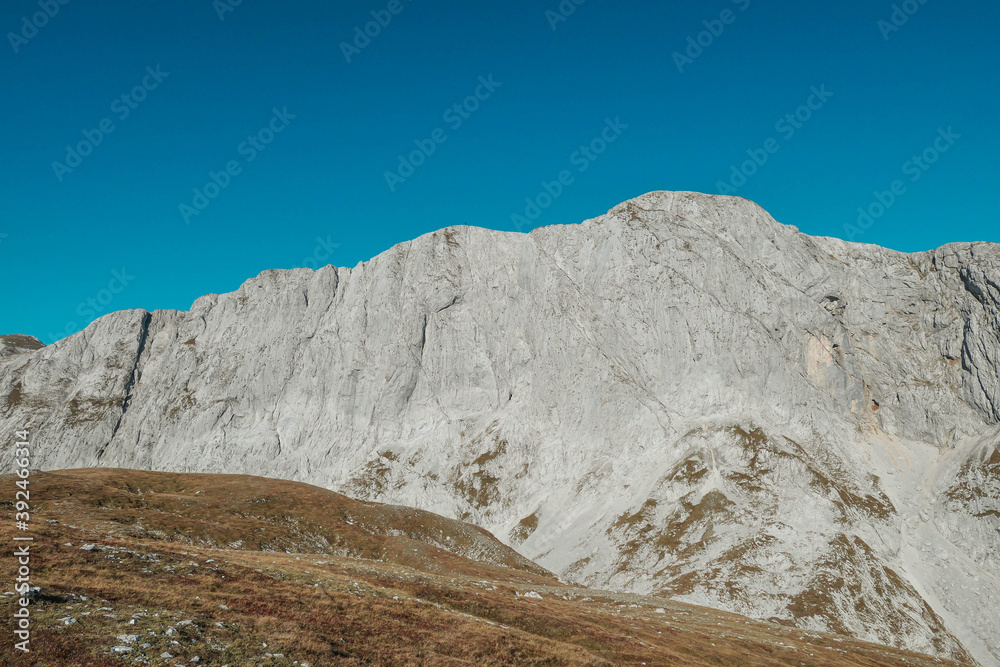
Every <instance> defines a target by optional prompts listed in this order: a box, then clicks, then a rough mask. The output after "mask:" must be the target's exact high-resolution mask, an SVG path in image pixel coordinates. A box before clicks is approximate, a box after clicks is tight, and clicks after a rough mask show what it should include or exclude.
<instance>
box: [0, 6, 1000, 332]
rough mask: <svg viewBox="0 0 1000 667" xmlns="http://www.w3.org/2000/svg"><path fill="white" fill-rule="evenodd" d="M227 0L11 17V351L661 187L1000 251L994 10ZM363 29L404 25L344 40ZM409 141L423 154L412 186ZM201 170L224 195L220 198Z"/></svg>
mask: <svg viewBox="0 0 1000 667" xmlns="http://www.w3.org/2000/svg"><path fill="white" fill-rule="evenodd" d="M64 1H65V0H64ZM233 1H234V0H217V1H216V2H215V3H213V1H212V0H175V1H173V2H169V3H167V2H162V3H120V2H110V1H106V0H104V1H102V0H87V1H84V0H69V2H68V3H67V4H65V5H61V4H58V0H41V2H39V0H8V1H7V2H5V3H3V9H2V11H0V28H2V31H3V33H4V35H5V38H4V40H3V44H2V45H0V73H2V77H3V82H4V94H3V97H2V100H0V114H2V120H3V124H4V127H6V129H7V131H6V133H5V136H4V137H3V140H2V143H0V151H2V156H0V157H2V159H0V183H2V188H0V235H3V236H0V262H2V264H3V270H4V272H5V274H6V276H7V279H6V280H5V281H4V285H5V287H4V290H5V291H4V299H3V306H4V307H3V309H2V311H0V333H27V334H32V335H35V336H38V337H39V338H41V339H42V340H43V341H44V342H46V343H50V342H52V341H53V340H54V339H57V338H60V337H62V336H64V335H65V334H67V333H70V332H72V331H75V330H78V329H80V328H82V327H84V326H85V325H86V324H88V323H89V321H91V320H92V319H93V318H94V317H95V316H97V315H100V314H102V313H103V312H106V311H109V310H118V309H123V308H134V307H141V308H147V309H150V310H152V309H155V308H179V309H186V308H188V307H189V306H190V304H191V302H192V301H193V300H194V299H195V298H196V297H198V296H199V295H201V294H205V293H210V292H225V291H230V290H233V289H235V288H236V287H238V286H239V284H240V283H241V282H242V281H244V280H245V279H247V278H249V277H252V276H254V275H256V274H257V273H259V272H260V271H262V270H264V269H268V268H290V267H295V266H303V265H311V264H312V263H313V262H315V261H316V259H315V258H319V259H321V260H324V261H322V262H320V263H321V264H326V263H334V264H337V265H340V266H354V265H355V264H357V263H358V262H359V261H364V260H367V259H370V258H371V257H372V256H374V255H376V254H378V253H380V252H382V251H384V250H385V249H387V248H389V247H390V246H392V245H393V244H395V243H398V242H401V241H405V240H408V239H412V238H414V237H416V236H418V235H420V234H423V233H425V232H428V231H432V230H435V229H438V228H441V227H444V226H448V225H454V224H471V225H480V226H484V227H491V228H495V229H505V230H514V229H517V228H518V226H521V227H522V228H523V229H524V230H525V231H526V230H527V229H528V228H529V227H530V226H537V225H548V224H555V223H570V222H579V221H581V220H583V219H586V218H589V217H593V216H596V215H599V214H601V213H604V212H605V211H606V210H607V209H608V208H610V207H611V206H613V205H615V204H617V203H619V202H620V201H623V200H625V199H628V198H631V197H634V196H637V195H639V194H642V193H644V192H647V191H650V190H696V191H701V192H709V193H718V192H720V190H725V191H729V190H728V188H730V187H732V186H733V184H734V183H735V184H737V185H739V187H735V188H732V191H734V192H735V193H736V194H739V195H740V196H744V197H747V198H750V199H753V200H755V201H757V202H758V203H760V204H761V205H762V206H764V207H765V208H766V209H768V210H769V211H770V212H771V213H772V214H773V215H774V216H775V217H776V218H777V219H778V220H780V221H782V222H785V223H788V224H795V225H797V226H799V227H800V228H801V229H802V230H803V231H805V232H808V233H811V234H822V235H830V236H840V237H842V238H846V237H848V236H853V237H854V238H855V239H856V240H859V241H864V242H870V243H878V244H881V245H885V246H889V247H892V248H896V249H899V250H905V251H915V250H925V249H930V248H932V247H936V246H939V245H942V244H944V243H947V242H951V241H972V240H985V241H1000V228H998V225H997V223H998V215H997V203H996V202H997V194H998V191H1000V188H998V186H997V176H998V171H1000V170H998V161H997V158H998V154H1000V145H998V135H1000V131H998V129H997V122H996V120H997V118H998V117H1000V108H998V107H1000V104H998V101H1000V93H998V85H997V84H998V76H997V71H998V65H1000V50H998V47H997V43H998V42H997V37H996V29H997V26H998V25H1000V20H998V19H1000V9H998V6H997V3H995V2H986V1H985V0H982V1H972V0H953V1H952V2H944V0H927V1H926V2H925V4H920V3H919V1H918V0H908V4H907V7H906V8H908V9H910V10H911V11H913V10H916V11H915V12H914V13H913V14H912V15H906V16H905V18H906V21H905V23H903V21H902V18H903V16H904V15H897V16H896V17H895V18H896V22H897V23H900V24H901V25H900V26H898V29H896V27H897V26H896V25H894V24H893V23H891V21H892V19H893V12H894V10H893V2H892V1H891V0H886V1H885V2H878V1H876V2H873V1H872V0H865V1H864V2H862V1H861V0H844V1H841V2H823V3H812V2H809V3H805V2H769V3H765V2H762V1H760V0H713V1H711V2H699V3H680V2H674V3H663V2H651V1H649V2H631V3H613V2H608V1H606V0H585V1H584V2H582V4H580V5H578V6H577V5H574V4H573V3H572V2H571V1H570V0H567V1H566V2H563V3H562V6H563V8H564V9H569V8H574V11H573V12H572V14H570V15H569V16H562V15H559V14H554V13H553V12H558V11H559V7H560V3H559V2H558V0H549V1H540V2H527V1H523V0H505V1H504V2H477V3H470V2H436V3H431V2H421V1H420V0H416V1H413V0H398V4H397V3H396V2H393V3H390V2H389V0H372V1H370V2H359V3H331V2H314V1H306V0H304V1H302V2H293V3H277V2H261V1H260V0H244V2H242V3H241V4H240V5H238V6H230V4H227V3H232V2H233ZM47 5H51V6H49V7H48V10H49V12H50V13H54V16H51V18H50V17H48V16H44V15H40V14H38V13H39V12H43V8H44V7H45V6H47ZM56 8H57V9H58V11H57V12H56V11H55V9H56ZM393 9H394V10H396V11H397V12H398V13H395V14H393V13H392V11H391V10H393ZM901 9H902V8H901ZM229 10H231V11H229ZM727 10H728V11H727ZM373 11H374V12H375V13H376V17H377V18H381V19H382V20H383V22H386V19H387V18H391V20H390V21H388V22H387V25H385V26H384V27H381V26H377V25H370V26H368V29H369V31H370V32H372V33H376V32H377V33H378V34H377V35H376V36H375V37H373V38H370V41H369V42H368V43H366V42H365V41H364V40H363V39H358V40H357V43H356V44H355V45H354V46H353V47H352V48H350V49H346V50H345V48H344V47H343V46H342V43H344V42H347V43H351V42H354V40H355V37H356V32H355V28H356V27H360V28H361V30H362V31H363V30H364V28H365V24H366V23H368V22H370V21H372V20H374V19H373V17H372V14H371V12H373ZM547 12H549V13H548V14H547ZM724 12H725V13H724ZM566 13H568V12H566ZM220 16H221V18H220ZM25 17H27V19H25ZM563 18H565V20H562V19H563ZM25 20H27V22H28V23H27V24H26V23H25ZM879 21H885V22H884V23H882V24H881V26H880V24H879ZM705 22H707V24H706V23H705ZM32 23H35V24H41V27H38V28H36V26H35V25H31V24H32ZM376 28H378V30H376ZM703 31H710V32H705V33H704V34H701V35H699V33H702V32H703ZM712 32H715V33H719V34H717V35H715V34H711V33H712ZM689 38H691V40H693V42H694V43H695V44H697V42H698V41H701V43H702V44H703V45H704V46H700V47H695V46H691V43H692V42H690V41H689ZM359 46H360V47H361V48H359ZM689 48H690V51H688V53H687V55H685V56H684V59H681V58H679V57H678V56H676V55H675V54H676V53H678V52H680V53H684V52H685V51H686V50H687V49H689ZM699 50H700V52H699ZM345 51H346V53H345ZM348 58H350V62H348ZM157 67H159V72H161V73H160V74H157V75H155V76H154V75H153V74H150V72H154V73H155V72H157V69H156V68H157ZM147 68H149V69H147ZM163 73H165V74H163ZM480 77H482V78H483V80H485V81H487V82H490V81H492V83H490V84H489V85H488V86H487V85H484V84H483V83H481V82H480ZM490 77H492V79H490ZM497 84H499V85H497ZM137 86H138V87H139V88H138V89H136V87H137ZM143 86H145V88H144V87H143ZM823 86H825V91H826V92H829V93H832V96H831V97H829V98H828V99H821V97H818V96H815V94H814V93H813V92H811V89H813V88H814V87H815V89H816V90H819V91H821V92H822V91H823ZM826 92H823V95H822V98H826ZM477 93H478V94H479V97H480V98H482V99H475V95H476V94H477ZM123 95H124V96H125V98H124V99H123V97H122V96H123ZM470 96H473V99H467V98H469V97H470ZM809 103H812V105H813V107H815V108H814V109H813V110H806V109H800V107H802V105H806V104H809ZM456 104H459V105H466V106H465V107H461V106H460V109H461V111H456V110H455V109H454V105H456ZM275 109H276V110H277V111H278V112H279V113H280V114H284V113H285V110H286V109H287V113H288V114H290V115H294V116H295V117H294V118H288V117H285V118H275V117H274V110H275ZM470 109H474V110H470ZM449 110H450V111H449ZM446 112H447V113H446ZM790 113H791V114H796V113H799V114H800V119H802V118H805V117H808V120H805V121H804V122H800V121H799V120H795V121H794V123H792V122H790V121H788V120H787V119H786V118H785V117H786V114H790ZM793 118H794V116H793ZM608 120H610V122H611V124H615V122H616V121H617V123H618V127H617V128H614V129H612V128H611V127H610V125H609V124H608ZM272 123H273V129H277V130H280V131H278V132H277V133H273V134H272V131H273V130H272V128H271V127H269V125H272ZM102 124H103V127H104V128H105V129H106V128H109V127H113V131H112V132H111V133H109V134H105V133H104V132H103V131H102V130H101V128H102ZM625 126H627V127H625ZM605 128H607V129H605ZM949 128H951V129H950V133H951V137H950V138H948V139H945V138H944V136H945V135H947V134H948V133H949ZM262 130H263V132H261V131H262ZM436 130H437V132H435V131H436ZM939 130H940V131H942V133H941V134H939ZM85 132H86V133H87V135H85V134H84V133H85ZM602 134H604V135H605V136H604V138H601V136H602ZM88 135H89V137H90V138H89V139H88ZM101 135H103V136H101ZM955 135H959V136H958V137H956V136H955ZM251 136H253V137H254V139H253V141H248V137H251ZM99 137H100V143H99V144H98V145H96V146H93V148H92V151H91V150H90V148H91V146H90V145H89V144H90V143H97V139H98V138H99ZM435 137H436V138H437V139H438V141H440V140H441V139H444V141H443V143H438V142H435V140H434V139H435ZM604 139H614V141H613V142H611V143H609V144H607V145H606V146H602V142H603V141H604ZM769 139H770V140H771V141H770V142H768V140H769ZM268 140H271V142H270V143H266V144H265V142H266V141H268ZM417 141H420V142H422V145H423V146H424V148H425V149H426V150H428V151H429V147H430V146H431V145H433V146H434V152H433V153H432V154H430V155H429V156H426V157H424V156H421V155H417V156H416V161H418V162H422V164H420V165H419V166H417V167H416V168H415V169H414V170H413V172H412V174H411V173H410V171H409V169H408V168H407V167H406V166H403V167H401V166H400V164H399V157H398V156H399V155H401V154H404V155H407V156H408V155H409V154H410V153H411V152H412V151H415V150H418V146H417V144H416V143H415V142H417ZM81 142H84V145H83V146H82V148H81V152H83V153H88V154H87V155H85V156H81V157H79V158H77V157H75V156H74V155H70V156H67V146H72V147H74V150H76V147H78V145H79V144H80V143H81ZM592 142H593V143H592ZM935 143H937V148H935ZM254 144H256V145H257V146H256V147H255V145H254ZM588 145H592V148H590V149H588V152H589V155H588V154H587V153H584V152H579V151H580V148H581V146H588ZM258 147H259V149H258ZM765 147H769V148H771V149H772V150H776V152H772V153H768V152H767V151H766V149H765ZM601 148H605V150H604V151H603V152H602V153H600V154H597V152H596V151H597V150H598V149H601ZM940 148H947V151H945V152H943V153H942V152H938V149H940ZM748 151H750V152H749V153H748ZM925 151H929V152H928V154H927V155H926V159H932V158H933V164H928V163H926V162H924V161H923V160H924V159H925V158H924V157H921V156H922V155H923V154H924V152H925ZM751 155H756V156H757V157H758V159H760V158H762V157H763V156H765V155H766V157H767V161H766V162H765V163H764V164H763V165H762V166H759V167H757V166H756V165H747V166H746V169H745V171H746V172H751V171H755V173H753V174H752V175H751V176H749V177H748V178H747V179H746V182H745V183H744V182H743V181H742V178H739V177H737V178H733V168H734V165H735V168H736V169H737V171H739V170H741V168H742V167H743V165H742V163H743V162H745V161H746V160H749V159H751V157H750V156H751ZM914 156H918V158H919V160H920V162H919V163H915V162H913V161H912V158H913V157H914ZM251 158H253V159H252V160H251ZM421 158H423V159H422V160H421ZM54 162H59V163H60V165H61V166H60V165H55V166H54V165H53V163H54ZM230 163H231V164H230ZM73 165H75V166H73ZM227 166H229V167H231V168H232V172H233V173H232V174H225V175H222V172H225V171H226V169H227ZM754 167H755V168H756V169H755V170H754ZM387 171H394V172H396V176H395V177H393V178H390V179H387V177H386V172H387ZM564 171H565V172H568V173H566V174H563V177H564V179H565V181H566V183H567V184H566V185H564V186H562V192H561V193H560V194H559V196H558V197H556V198H555V199H554V201H552V202H551V203H550V202H549V201H547V200H546V198H545V197H544V196H543V197H542V198H541V201H540V203H542V204H546V205H547V207H546V208H544V209H541V208H540V209H539V210H538V211H534V210H529V211H528V213H531V214H532V215H534V214H536V213H537V214H539V215H537V217H536V218H535V219H534V220H529V221H528V222H529V224H528V226H527V227H526V226H524V224H523V222H521V221H520V220H518V221H517V222H515V221H514V220H512V215H513V214H520V215H522V216H524V215H525V209H526V207H527V204H526V203H525V198H528V197H530V198H533V199H535V198H536V196H537V195H538V194H539V193H540V192H543V188H542V182H543V181H545V182H550V183H551V182H553V181H558V179H559V176H560V173H561V172H564ZM210 172H215V173H216V178H217V180H218V181H219V182H220V183H224V184H226V187H224V188H219V189H218V190H216V189H215V187H214V186H210V187H209V188H208V189H209V193H210V194H213V195H217V196H215V197H214V198H212V199H211V200H204V201H203V200H200V199H198V198H197V197H196V195H195V193H194V189H195V188H198V189H199V190H200V191H203V190H204V188H205V186H206V183H209V182H211V181H210V175H209V174H210ZM403 177H405V178H403ZM400 179H402V180H400ZM570 179H572V180H571V181H570ZM914 179H915V180H914ZM227 180H228V182H227ZM389 181H392V183H391V184H390V183H389ZM894 181H897V183H896V187H897V191H898V192H900V193H901V194H900V195H899V196H896V195H893V196H894V197H895V199H896V200H895V202H894V203H893V204H892V205H890V206H888V207H887V208H886V210H885V211H884V212H883V213H882V214H881V215H880V216H877V217H876V218H873V219H872V220H871V222H870V223H868V225H867V229H865V230H861V229H860V228H858V229H855V230H851V228H846V229H845V225H850V224H854V223H855V221H856V220H857V218H858V215H859V214H858V208H859V207H865V208H869V206H870V205H872V204H873V203H876V201H877V200H876V197H875V194H874V193H875V192H876V191H879V192H882V191H891V189H892V186H893V183H894ZM723 186H724V187H723ZM550 187H551V188H552V189H553V190H554V191H556V190H558V188H556V187H555V186H550ZM883 199H886V198H885V197H883ZM886 201H888V200H887V199H886ZM206 203H207V206H204V205H205V204H206ZM182 204H185V205H187V206H189V207H191V209H186V211H187V215H186V216H185V215H184V212H183V211H182V210H181V208H180V207H181V205H182ZM196 204H198V205H200V206H203V207H204V210H200V211H198V213H197V215H195V214H194V213H192V211H193V210H197V209H196V208H195V205H196ZM872 210H873V212H875V213H879V209H878V207H877V206H876V207H875V208H874V209H872ZM185 217H186V218H187V220H186V219H185ZM525 220H528V218H527V217H525ZM320 240H322V242H320ZM327 246H336V247H329V248H327ZM123 271H124V274H125V275H124V276H121V277H116V275H115V273H114V272H118V273H119V274H121V273H122V272H123ZM88 300H89V301H88ZM102 301H103V302H104V303H102Z"/></svg>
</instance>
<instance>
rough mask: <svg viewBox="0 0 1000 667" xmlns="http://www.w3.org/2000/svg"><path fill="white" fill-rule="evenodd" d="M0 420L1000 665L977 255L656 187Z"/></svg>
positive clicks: (999, 560) (118, 462) (66, 372)
mask: <svg viewBox="0 0 1000 667" xmlns="http://www.w3.org/2000/svg"><path fill="white" fill-rule="evenodd" d="M0 422H2V424H3V426H4V427H5V429H6V431H5V432H8V433H10V432H12V431H13V430H15V429H16V428H20V427H22V426H24V425H25V424H28V423H32V424H33V428H34V432H33V433H34V434H33V440H34V442H35V465H37V466H39V467H42V468H46V469H53V468H68V467H80V466H96V465H101V466H119V467H129V468H146V469H154V470H172V471H180V472H187V471H201V472H229V473H250V474H257V475H267V476H273V477H283V478H288V479H293V480H300V481H307V482H311V483H314V484H319V485H322V486H326V487H328V488H331V489H335V490H339V491H342V492H344V493H347V494H349V495H353V496H356V497H360V498H364V499H369V500H378V501H380V502H390V503H397V504H404V505H411V506H415V507H418V508H421V509H425V510H430V511H434V512H437V513H440V514H444V515H447V516H454V517H457V518H461V519H464V520H466V521H471V522H473V523H476V524H478V525H481V526H483V527H484V528H486V529H488V530H490V531H491V532H493V533H494V534H495V535H497V536H498V537H500V538H501V539H502V540H504V541H506V542H507V543H509V544H512V545H514V546H515V547H516V548H517V549H518V550H519V551H520V552H521V553H522V554H524V555H525V556H528V557H529V558H532V559H534V560H535V561H536V562H538V563H539V564H540V565H542V566H543V567H545V568H547V569H549V570H551V571H553V572H556V573H557V574H559V575H560V576H562V577H563V578H565V579H569V580H573V581H578V582H582V583H586V584H588V585H594V586H602V587H609V588H614V589H620V590H627V591H633V592H639V593H648V592H662V593H667V594H670V595H673V596H675V597H677V598H679V599H682V600H685V601H690V602H696V603H700V604H706V605H709V606H713V607H717V608H720V609H726V610H731V611H736V612H739V613H743V614H747V615H750V616H754V617H758V618H767V619H776V620H779V621H781V622H784V623H789V624H794V625H797V626H799V627H803V628H813V629H826V630H833V631H837V632H841V633H846V634H850V635H853V636H856V637H859V638H863V639H868V640H874V641H878V642H882V643H886V644H891V645H894V646H898V647H903V648H909V649H914V650H917V651H922V652H929V653H934V654H937V655H941V656H952V657H956V658H958V659H968V658H969V657H970V656H971V657H972V658H974V659H975V660H977V661H978V662H979V663H980V664H982V665H984V666H987V665H988V666H995V665H1000V634H998V633H997V632H996V630H997V628H1000V427H998V422H1000V247H998V246H996V245H992V244H986V243H976V244H955V245H950V246H945V247H943V248H940V249H938V250H935V251H931V252H926V253H918V254H910V255H908V254H902V253H898V252H893V251H890V250H886V249H883V248H879V247H875V246H870V245H858V244H849V243H845V242H842V241H839V240H835V239H828V238H813V237H809V236H805V235H803V234H801V233H799V232H798V230H797V229H795V228H794V227H789V226H785V225H782V224H779V223H777V222H775V221H774V220H773V219H772V218H771V217H770V216H769V215H768V214H767V213H766V212H764V211H763V210H762V209H760V208H759V207H758V206H756V205H755V204H753V203H751V202H749V201H746V200H742V199H738V198H729V197H712V196H706V195H698V194H692V193H666V192H656V193H651V194H648V195H644V196H642V197H639V198H637V199H634V200H631V201H629V202H626V203H624V204H621V205H619V206H617V207H615V208H614V209H612V210H611V211H610V212H609V213H608V214H606V215H604V216H601V217H599V218H595V219H593V220H589V221H587V222H584V223H583V224H580V225H568V226H552V227H545V228H541V229H537V230H535V231H533V232H532V233H530V234H513V233H502V232H495V231H489V230H484V229H478V228H471V227H452V228H448V229H445V230H443V231H440V232H436V233H434V234H430V235H427V236H423V237H421V238H419V239H416V240H415V241H412V242H409V243H404V244H401V245H399V246H396V247H394V248H392V249H391V250H389V251H387V252H385V253H383V254H382V255H379V256H378V257H376V258H374V259H373V260H371V261H370V262H366V263H363V264H359V265H358V266H357V267H355V268H353V269H343V268H335V267H332V266H328V267H325V268H323V269H321V270H319V271H315V272H314V271H311V270H308V269H297V270H293V271H267V272H264V273H263V274H261V275H260V276H258V277H257V278H256V279H253V280H250V281H247V282H246V283H245V284H244V285H243V286H242V287H241V288H240V289H239V290H237V291H236V292H234V293H231V294H226V295H209V296H205V297H202V298H200V299H198V300H197V301H195V303H194V304H193V306H192V308H191V310H190V312H175V311H156V312H153V313H147V312H145V311H135V310H133V311H124V312H119V313H114V314H111V315H108V316H106V317H103V318H101V319H100V320H98V321H96V322H94V323H93V324H92V325H91V326H90V327H88V328H87V329H85V330H84V331H82V332H80V333H78V334H75V335H73V336H71V337H69V338H66V339H64V340H61V341H58V342H56V343H54V344H52V345H50V346H48V347H45V348H42V349H39V350H37V351H34V352H30V353H26V354H18V355H15V356H10V357H7V358H4V359H0ZM3 456H4V465H7V466H9V465H10V460H11V459H12V457H13V448H12V445H7V446H5V448H4V450H3Z"/></svg>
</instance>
